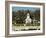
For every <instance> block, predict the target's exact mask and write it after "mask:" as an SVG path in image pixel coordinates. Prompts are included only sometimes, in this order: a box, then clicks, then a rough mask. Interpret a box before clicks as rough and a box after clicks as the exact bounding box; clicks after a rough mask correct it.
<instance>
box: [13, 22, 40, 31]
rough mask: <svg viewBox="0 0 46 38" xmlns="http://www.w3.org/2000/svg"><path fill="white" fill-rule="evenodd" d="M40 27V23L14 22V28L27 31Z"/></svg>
mask: <svg viewBox="0 0 46 38" xmlns="http://www.w3.org/2000/svg"><path fill="white" fill-rule="evenodd" d="M38 29H40V24H39V23H37V24H25V25H24V24H13V30H15V31H26V30H38Z"/></svg>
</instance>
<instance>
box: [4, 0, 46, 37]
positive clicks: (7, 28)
mask: <svg viewBox="0 0 46 38" xmlns="http://www.w3.org/2000/svg"><path fill="white" fill-rule="evenodd" d="M15 3H19V4H28V5H42V6H43V33H30V34H29V33H28V34H11V35H10V34H9V4H15ZM37 35H45V3H35V2H20V1H5V37H20V36H37Z"/></svg>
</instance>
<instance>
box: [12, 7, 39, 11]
mask: <svg viewBox="0 0 46 38" xmlns="http://www.w3.org/2000/svg"><path fill="white" fill-rule="evenodd" d="M18 10H31V11H32V12H34V11H35V10H39V8H34V7H12V11H18Z"/></svg>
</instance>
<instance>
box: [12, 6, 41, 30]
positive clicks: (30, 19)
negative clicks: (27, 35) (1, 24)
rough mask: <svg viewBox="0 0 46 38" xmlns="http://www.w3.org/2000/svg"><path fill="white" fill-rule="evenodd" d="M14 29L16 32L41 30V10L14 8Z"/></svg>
mask: <svg viewBox="0 0 46 38" xmlns="http://www.w3.org/2000/svg"><path fill="white" fill-rule="evenodd" d="M12 29H13V30H14V31H29V30H30V31H31V30H40V8H36V7H14V6H13V7H12Z"/></svg>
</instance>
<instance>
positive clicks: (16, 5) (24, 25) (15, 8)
mask: <svg viewBox="0 0 46 38" xmlns="http://www.w3.org/2000/svg"><path fill="white" fill-rule="evenodd" d="M5 4H6V8H5V11H6V13H5V16H6V21H5V22H6V27H5V28H6V29H5V30H6V32H5V33H6V34H5V35H6V37H9V36H15V37H17V36H33V35H44V34H45V5H44V3H35V2H18V1H6V3H5Z"/></svg>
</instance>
